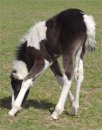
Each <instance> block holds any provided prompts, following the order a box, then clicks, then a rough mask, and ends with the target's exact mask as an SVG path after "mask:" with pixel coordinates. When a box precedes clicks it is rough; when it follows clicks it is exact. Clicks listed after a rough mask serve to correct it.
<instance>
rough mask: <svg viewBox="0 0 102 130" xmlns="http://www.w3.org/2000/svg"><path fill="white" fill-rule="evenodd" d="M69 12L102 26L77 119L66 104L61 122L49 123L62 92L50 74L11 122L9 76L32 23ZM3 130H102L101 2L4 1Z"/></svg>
mask: <svg viewBox="0 0 102 130" xmlns="http://www.w3.org/2000/svg"><path fill="white" fill-rule="evenodd" d="M67 8H79V9H81V10H83V11H85V12H86V13H87V14H91V15H93V16H94V18H95V21H96V24H97V25H96V32H97V33H96V41H97V48H96V51H95V52H93V53H86V55H85V58H84V71H85V73H84V82H83V84H82V87H81V94H80V110H79V113H78V115H77V116H70V115H69V114H68V112H69V110H70V105H69V102H68V101H67V102H66V106H65V112H64V113H63V114H62V115H61V116H60V118H59V120H57V121H53V120H52V121H51V120H50V118H49V117H50V113H51V111H52V110H53V109H54V107H55V104H56V103H57V101H58V98H59V95H60V92H61V90H60V87H59V85H58V84H57V82H56V80H55V78H54V76H53V74H52V72H51V71H50V69H48V70H47V71H46V73H44V74H43V75H42V76H41V77H40V78H39V80H37V81H36V82H35V83H34V85H33V87H32V89H31V92H30V95H29V97H28V100H27V102H26V104H25V106H24V108H23V110H22V111H21V112H20V113H18V114H17V116H16V117H14V118H11V117H9V116H8V111H9V110H10V103H11V100H10V99H11V98H10V96H11V94H10V78H9V75H10V72H11V69H12V60H13V59H14V53H15V48H16V46H17V45H18V44H19V39H20V38H21V37H22V35H24V33H25V32H26V31H27V30H28V28H29V27H30V26H31V25H32V24H34V23H36V22H38V21H42V20H45V19H48V18H49V17H51V16H53V15H55V14H57V13H58V12H60V11H62V10H64V9H67ZM59 61H60V60H59ZM72 87H73V89H72V91H73V90H74V84H73V86H72ZM0 130H102V0H0Z"/></svg>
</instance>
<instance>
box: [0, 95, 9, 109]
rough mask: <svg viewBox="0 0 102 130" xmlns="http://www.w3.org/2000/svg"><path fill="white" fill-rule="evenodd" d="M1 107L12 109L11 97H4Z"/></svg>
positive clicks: (0, 101) (0, 103) (0, 102)
mask: <svg viewBox="0 0 102 130" xmlns="http://www.w3.org/2000/svg"><path fill="white" fill-rule="evenodd" d="M0 107H2V108H7V109H10V108H11V97H4V98H3V99H0Z"/></svg>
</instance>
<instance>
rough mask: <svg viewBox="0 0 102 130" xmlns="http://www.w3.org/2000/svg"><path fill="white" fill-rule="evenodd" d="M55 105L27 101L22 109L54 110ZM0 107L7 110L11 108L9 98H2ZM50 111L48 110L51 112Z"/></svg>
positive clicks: (45, 102)
mask: <svg viewBox="0 0 102 130" xmlns="http://www.w3.org/2000/svg"><path fill="white" fill-rule="evenodd" d="M54 106H55V104H53V103H49V102H48V101H46V100H32V99H30V100H29V99H28V100H27V101H26V102H25V103H24V105H23V107H24V108H26V109H27V108H29V107H34V108H36V109H50V108H54ZM0 107H2V108H7V109H10V108H11V97H4V98H3V99H0ZM51 111H52V110H50V112H51Z"/></svg>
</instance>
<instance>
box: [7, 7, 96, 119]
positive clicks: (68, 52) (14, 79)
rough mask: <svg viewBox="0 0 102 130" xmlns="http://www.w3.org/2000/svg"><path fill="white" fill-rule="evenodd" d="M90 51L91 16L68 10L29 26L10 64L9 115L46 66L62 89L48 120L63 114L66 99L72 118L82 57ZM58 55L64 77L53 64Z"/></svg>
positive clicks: (92, 33) (15, 109)
mask: <svg viewBox="0 0 102 130" xmlns="http://www.w3.org/2000/svg"><path fill="white" fill-rule="evenodd" d="M94 48H95V22H94V20H93V17H92V16H89V15H86V14H85V13H84V12H83V11H81V10H78V9H68V10H65V11H63V12H61V13H59V14H57V15H56V16H54V17H52V18H51V19H49V20H47V21H43V22H39V23H37V24H35V25H34V26H32V28H31V29H30V30H29V31H28V33H27V34H26V35H25V36H24V37H23V39H22V44H21V45H20V47H19V49H18V50H17V54H16V60H15V61H14V63H13V71H12V73H11V86H12V109H11V110H10V112H9V114H10V115H11V116H14V115H15V114H16V113H17V111H19V110H20V109H21V106H22V103H23V102H24V101H25V99H26V97H27V95H28V93H29V89H30V87H31V86H32V83H33V81H34V80H35V79H36V78H37V77H38V76H40V74H42V73H43V72H44V71H45V70H46V69H47V68H48V67H50V68H51V70H52V72H53V73H54V75H55V77H56V78H57V80H58V82H59V84H60V85H61V86H62V93H61V95H60V98H59V101H58V103H57V105H56V107H55V110H54V112H53V113H52V115H51V117H52V118H53V119H58V116H59V115H60V114H61V113H62V112H63V111H64V105H65V101H66V98H67V96H68V98H69V101H70V102H71V104H72V108H71V111H70V114H72V115H76V114H77V112H78V108H79V92H80V86H81V82H82V81H83V56H84V53H85V49H89V50H93V49H94ZM60 56H62V59H63V60H62V62H63V68H64V74H62V72H61V70H60V67H59V64H58V61H57V59H58V57H60ZM73 77H74V78H75V81H76V90H75V95H74V96H73V95H72V93H71V91H70V87H71V83H72V79H73Z"/></svg>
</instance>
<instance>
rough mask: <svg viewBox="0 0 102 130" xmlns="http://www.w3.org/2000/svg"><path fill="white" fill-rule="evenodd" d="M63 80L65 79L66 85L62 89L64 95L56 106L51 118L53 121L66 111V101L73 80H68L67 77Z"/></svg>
mask: <svg viewBox="0 0 102 130" xmlns="http://www.w3.org/2000/svg"><path fill="white" fill-rule="evenodd" d="M63 78H64V85H63V88H62V93H61V95H60V98H59V101H58V103H57V105H56V108H55V111H54V112H53V113H52V115H51V117H52V118H53V119H58V116H59V115H60V114H61V113H62V112H63V111H64V105H65V101H66V98H67V95H68V91H69V89H70V86H71V80H68V78H67V76H66V75H64V77H63Z"/></svg>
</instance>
